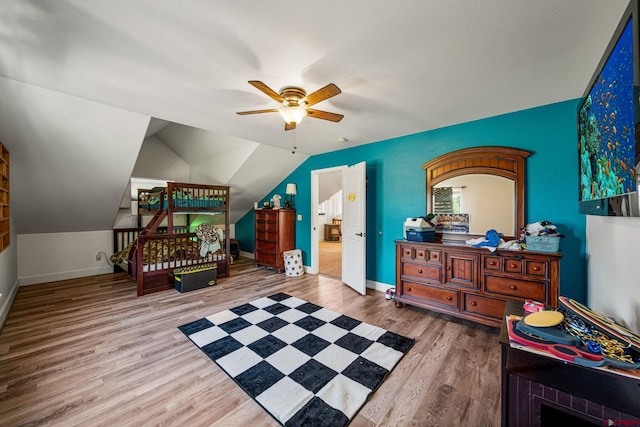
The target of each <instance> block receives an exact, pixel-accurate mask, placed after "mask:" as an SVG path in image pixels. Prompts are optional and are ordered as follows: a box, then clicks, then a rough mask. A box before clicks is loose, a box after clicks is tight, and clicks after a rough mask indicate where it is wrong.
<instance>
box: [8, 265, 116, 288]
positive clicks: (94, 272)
mask: <svg viewBox="0 0 640 427" xmlns="http://www.w3.org/2000/svg"><path fill="white" fill-rule="evenodd" d="M108 273H113V267H111V266H108V265H107V266H104V267H97V268H87V269H85V270H74V271H64V272H61V273H54V274H43V275H40V276H28V277H21V278H20V286H28V285H37V284H39V283H48V282H57V281H59V280H69V279H77V278H79V277H87V276H98V275H100V274H108Z"/></svg>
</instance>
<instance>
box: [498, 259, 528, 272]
mask: <svg viewBox="0 0 640 427" xmlns="http://www.w3.org/2000/svg"><path fill="white" fill-rule="evenodd" d="M503 261H504V263H503V266H504V272H505V273H513V274H522V264H523V262H522V259H520V258H505V259H504V260H503Z"/></svg>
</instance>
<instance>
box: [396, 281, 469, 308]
mask: <svg viewBox="0 0 640 427" xmlns="http://www.w3.org/2000/svg"><path fill="white" fill-rule="evenodd" d="M402 295H403V296H405V297H412V298H416V299H421V300H428V301H430V302H433V303H436V304H440V305H446V306H449V307H454V308H457V307H458V295H459V293H458V292H457V291H452V290H450V289H444V288H440V287H434V286H428V285H420V284H418V283H411V282H402Z"/></svg>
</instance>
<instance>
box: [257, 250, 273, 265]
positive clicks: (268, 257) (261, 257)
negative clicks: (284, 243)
mask: <svg viewBox="0 0 640 427" xmlns="http://www.w3.org/2000/svg"><path fill="white" fill-rule="evenodd" d="M254 258H255V262H256V264H266V265H271V266H275V265H277V262H276V261H277V254H275V253H273V252H262V251H255V253H254Z"/></svg>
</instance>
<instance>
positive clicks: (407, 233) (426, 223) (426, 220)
mask: <svg viewBox="0 0 640 427" xmlns="http://www.w3.org/2000/svg"><path fill="white" fill-rule="evenodd" d="M436 224H437V220H436V218H435V217H434V216H433V215H429V216H426V217H425V216H419V217H416V218H407V219H406V220H405V222H404V238H405V239H406V240H408V241H410V242H433V241H434V240H435V238H436Z"/></svg>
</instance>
